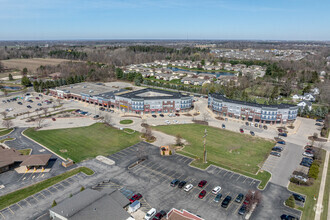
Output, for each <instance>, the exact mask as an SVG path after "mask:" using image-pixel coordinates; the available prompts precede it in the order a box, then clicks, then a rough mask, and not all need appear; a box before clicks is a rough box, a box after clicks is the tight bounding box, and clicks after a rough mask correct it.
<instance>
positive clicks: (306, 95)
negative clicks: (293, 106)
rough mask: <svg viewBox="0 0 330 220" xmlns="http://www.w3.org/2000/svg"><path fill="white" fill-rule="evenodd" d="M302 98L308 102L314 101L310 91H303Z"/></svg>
mask: <svg viewBox="0 0 330 220" xmlns="http://www.w3.org/2000/svg"><path fill="white" fill-rule="evenodd" d="M303 100H305V101H310V102H315V97H314V95H313V94H311V93H305V94H304V97H303Z"/></svg>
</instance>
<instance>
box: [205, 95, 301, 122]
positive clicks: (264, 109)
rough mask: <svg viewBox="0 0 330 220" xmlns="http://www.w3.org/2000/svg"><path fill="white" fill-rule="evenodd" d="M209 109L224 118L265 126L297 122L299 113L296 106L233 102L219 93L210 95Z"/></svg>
mask: <svg viewBox="0 0 330 220" xmlns="http://www.w3.org/2000/svg"><path fill="white" fill-rule="evenodd" d="M208 107H209V108H210V109H211V110H212V111H213V112H215V113H217V114H219V115H221V116H223V117H232V118H236V119H241V120H247V121H251V122H257V123H265V124H286V123H288V122H292V121H294V120H296V118H297V113H298V106H296V105H289V104H279V105H262V104H257V103H251V102H244V101H237V100H231V99H228V98H226V97H225V96H223V95H221V94H217V93H212V94H209V96H208Z"/></svg>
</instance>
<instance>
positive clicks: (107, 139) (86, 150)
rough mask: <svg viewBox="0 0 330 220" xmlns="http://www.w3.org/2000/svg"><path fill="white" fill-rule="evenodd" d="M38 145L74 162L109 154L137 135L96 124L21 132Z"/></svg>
mask: <svg viewBox="0 0 330 220" xmlns="http://www.w3.org/2000/svg"><path fill="white" fill-rule="evenodd" d="M24 134H25V135H27V136H29V137H30V138H32V139H33V140H35V141H37V142H38V143H40V144H42V145H44V146H46V147H47V148H49V149H51V150H52V151H54V152H55V153H57V154H59V155H61V156H62V157H64V158H70V159H72V160H74V161H75V162H76V163H78V162H80V161H82V160H86V159H89V158H94V157H96V156H98V155H104V156H107V155H110V154H113V153H115V152H118V151H120V150H122V149H124V148H126V147H129V146H132V145H134V144H136V143H138V142H139V141H140V138H139V136H140V133H139V132H134V133H133V134H128V133H127V132H125V131H122V130H119V129H116V128H113V127H110V126H107V125H104V124H102V123H96V124H93V125H91V126H87V127H79V128H67V129H56V130H42V131H36V130H34V129H33V128H30V129H27V130H26V131H25V132H24Z"/></svg>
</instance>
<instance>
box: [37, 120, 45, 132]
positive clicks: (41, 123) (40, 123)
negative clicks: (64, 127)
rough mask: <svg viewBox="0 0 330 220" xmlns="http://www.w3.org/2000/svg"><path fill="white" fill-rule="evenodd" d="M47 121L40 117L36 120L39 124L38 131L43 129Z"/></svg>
mask: <svg viewBox="0 0 330 220" xmlns="http://www.w3.org/2000/svg"><path fill="white" fill-rule="evenodd" d="M44 121H45V118H42V117H38V118H37V119H36V123H37V128H38V129H40V128H42V126H43V122H44Z"/></svg>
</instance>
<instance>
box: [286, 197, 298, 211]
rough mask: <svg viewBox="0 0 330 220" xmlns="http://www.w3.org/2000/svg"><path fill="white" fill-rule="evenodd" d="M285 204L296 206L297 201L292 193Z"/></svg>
mask: <svg viewBox="0 0 330 220" xmlns="http://www.w3.org/2000/svg"><path fill="white" fill-rule="evenodd" d="M285 205H287V206H289V207H291V208H294V207H295V206H296V202H295V200H294V197H293V196H292V195H291V196H290V197H289V198H288V199H287V200H286V201H285Z"/></svg>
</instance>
